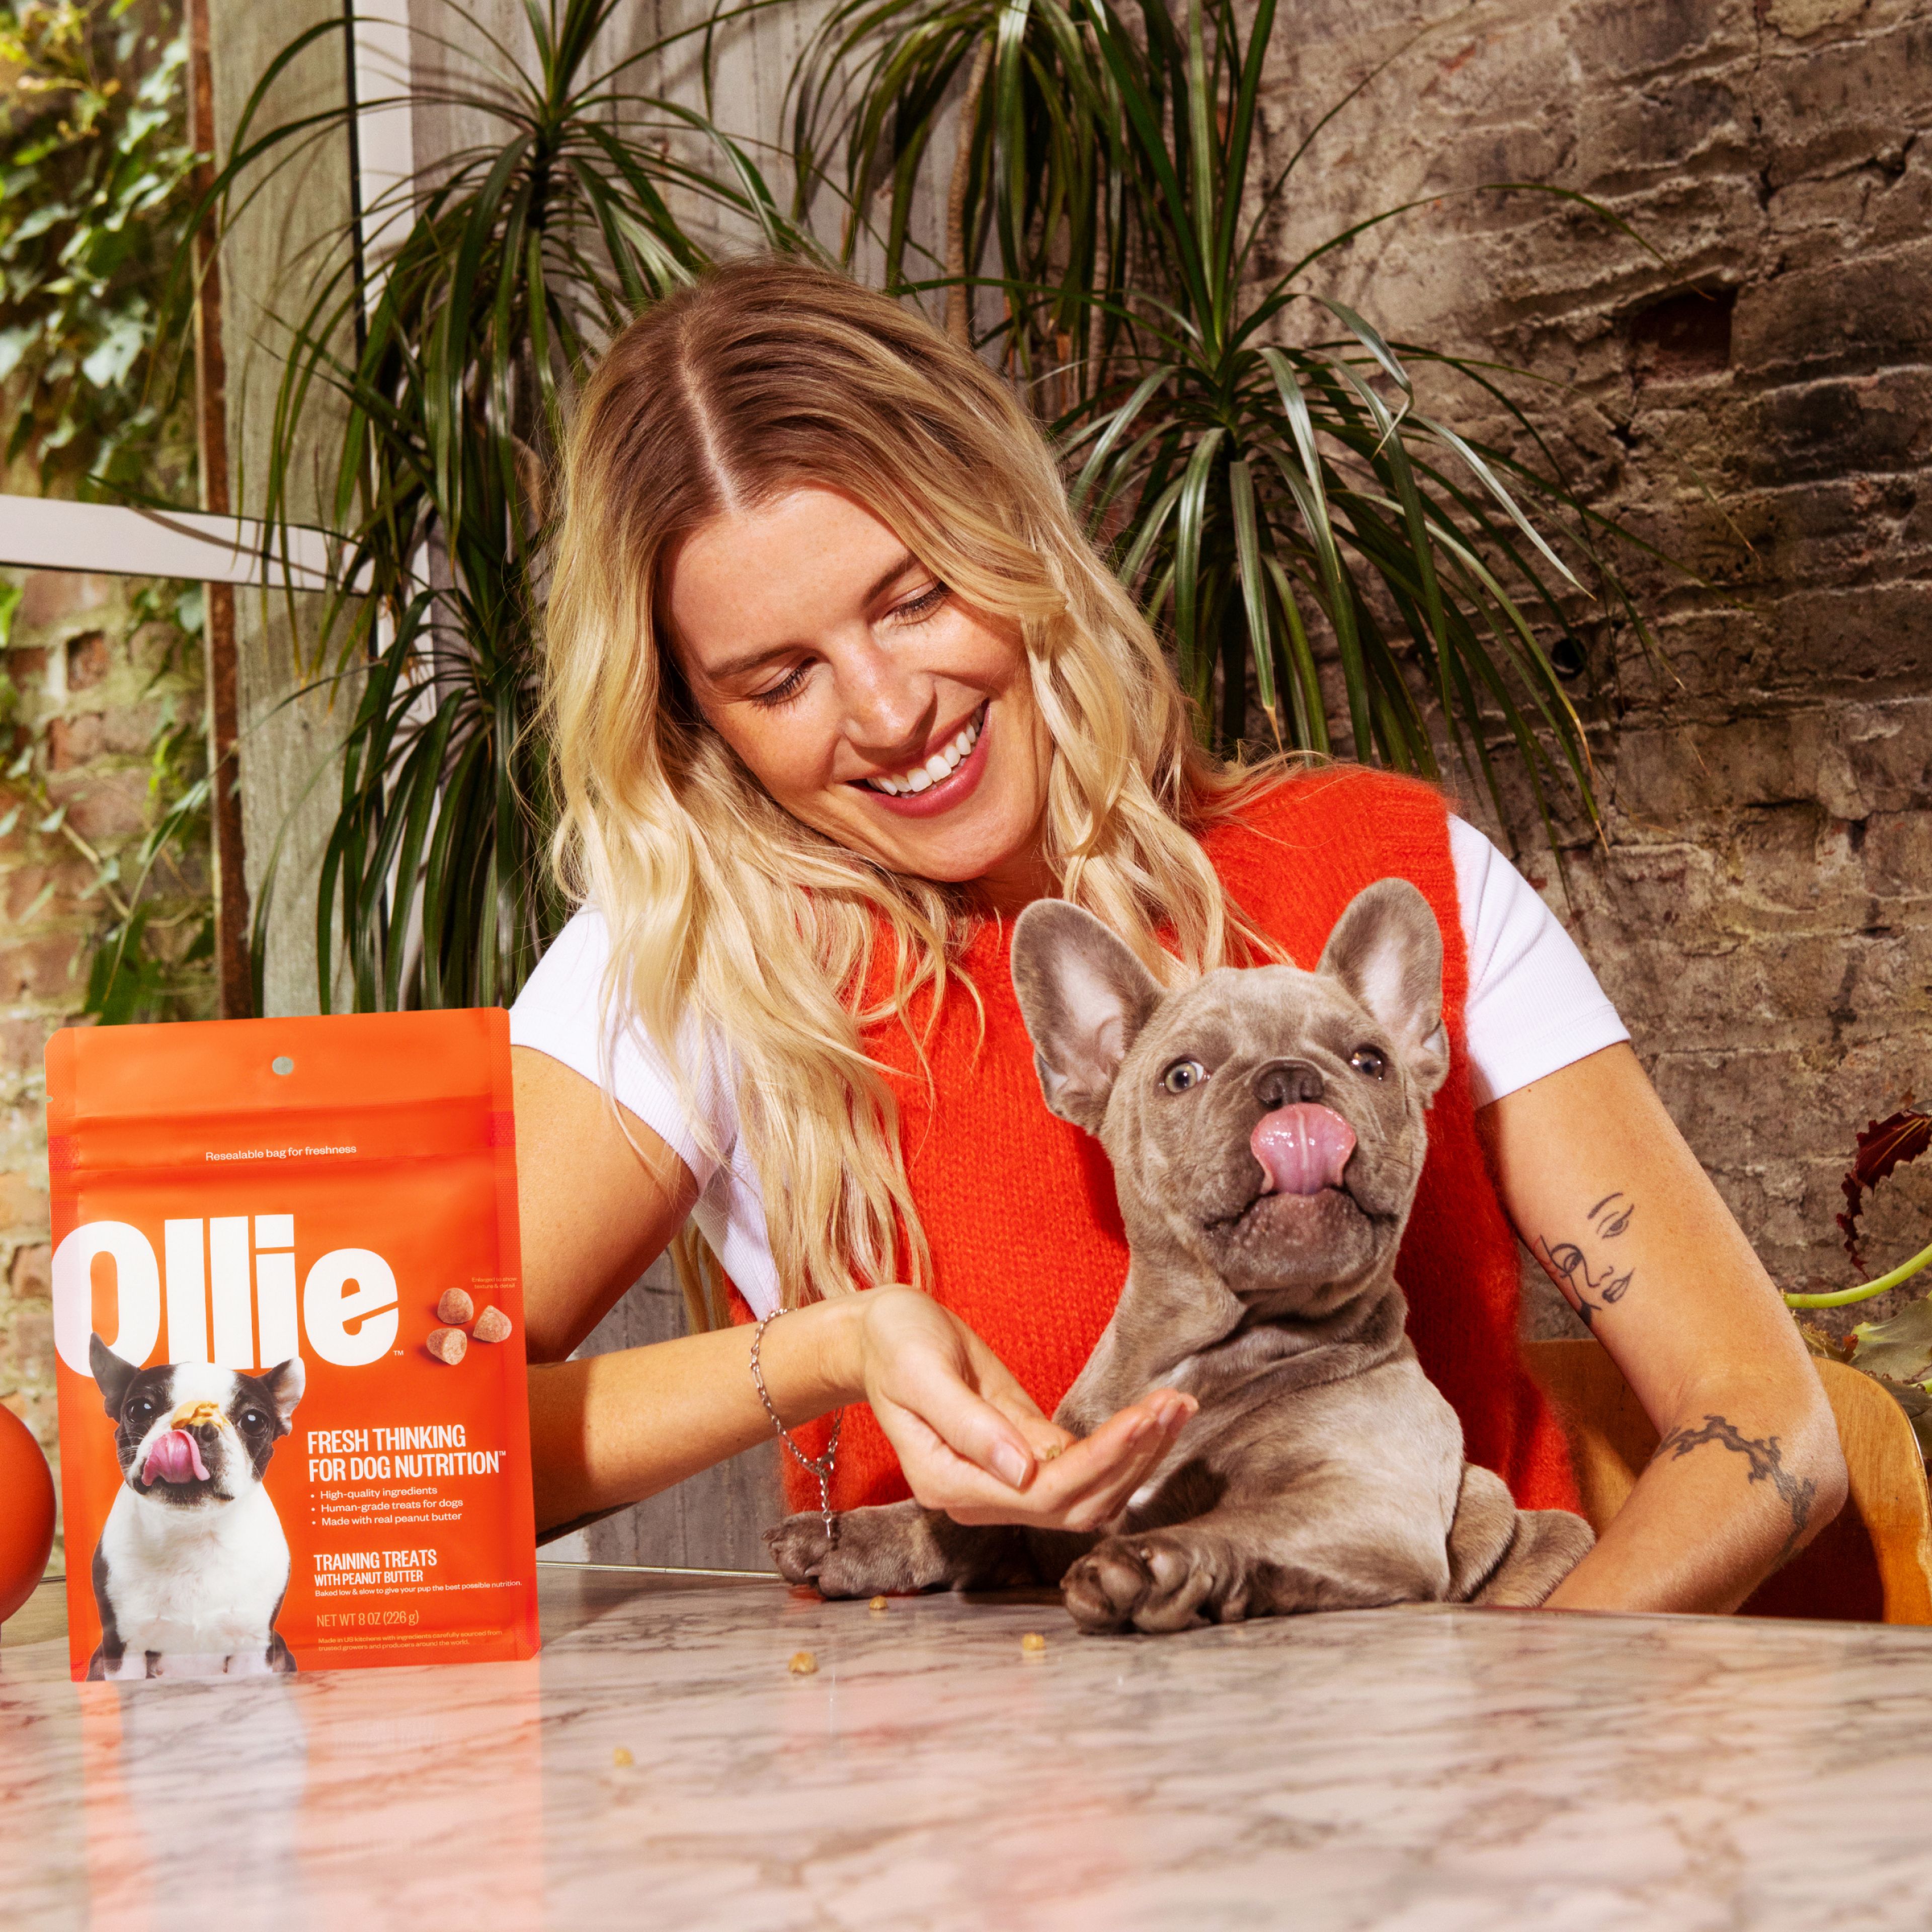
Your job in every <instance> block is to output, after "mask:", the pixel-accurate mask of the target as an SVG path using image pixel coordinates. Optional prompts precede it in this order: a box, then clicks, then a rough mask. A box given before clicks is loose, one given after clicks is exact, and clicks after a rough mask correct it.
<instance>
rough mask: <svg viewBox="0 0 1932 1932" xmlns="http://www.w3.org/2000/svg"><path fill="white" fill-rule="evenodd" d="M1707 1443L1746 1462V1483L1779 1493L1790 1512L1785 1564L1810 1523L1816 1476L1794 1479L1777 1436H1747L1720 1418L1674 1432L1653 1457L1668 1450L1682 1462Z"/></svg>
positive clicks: (1659, 1457)
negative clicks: (1767, 1485)
mask: <svg viewBox="0 0 1932 1932" xmlns="http://www.w3.org/2000/svg"><path fill="white" fill-rule="evenodd" d="M1706 1442H1715V1443H1716V1444H1717V1445H1718V1448H1721V1449H1730V1450H1734V1451H1736V1453H1737V1454H1739V1455H1740V1456H1742V1457H1743V1458H1744V1459H1745V1481H1747V1482H1749V1483H1762V1482H1765V1481H1769V1483H1770V1484H1771V1486H1772V1488H1773V1489H1774V1490H1776V1491H1777V1493H1778V1501H1779V1502H1781V1503H1783V1504H1784V1506H1785V1508H1787V1509H1788V1510H1789V1511H1790V1512H1791V1534H1790V1535H1789V1536H1787V1538H1785V1539H1784V1548H1783V1549H1782V1550H1780V1551H1779V1552H1778V1562H1780V1563H1783V1562H1784V1560H1785V1559H1786V1558H1787V1557H1788V1556H1790V1554H1791V1553H1792V1552H1793V1550H1796V1548H1797V1547H1798V1539H1799V1538H1800V1537H1801V1536H1802V1535H1804V1534H1805V1525H1806V1524H1807V1523H1809V1522H1810V1521H1811V1505H1812V1502H1813V1501H1814V1499H1815V1498H1816V1497H1817V1494H1818V1483H1817V1478H1815V1477H1813V1476H1804V1477H1799V1476H1794V1475H1793V1474H1792V1473H1791V1472H1790V1470H1789V1469H1787V1468H1786V1467H1785V1466H1784V1452H1783V1451H1781V1449H1780V1448H1778V1438H1777V1437H1776V1436H1747V1435H1745V1433H1744V1432H1743V1431H1742V1430H1741V1429H1739V1427H1738V1426H1737V1425H1736V1424H1735V1423H1733V1422H1730V1421H1727V1420H1726V1419H1725V1418H1724V1417H1723V1416H1721V1415H1707V1416H1706V1417H1705V1418H1704V1423H1703V1427H1702V1428H1700V1429H1691V1428H1683V1429H1673V1430H1672V1431H1671V1432H1670V1434H1669V1435H1668V1436H1666V1437H1665V1438H1664V1440H1663V1441H1662V1442H1660V1443H1659V1444H1658V1445H1657V1454H1655V1456H1653V1457H1652V1458H1651V1460H1652V1462H1653V1463H1655V1462H1658V1461H1660V1460H1662V1458H1663V1456H1664V1452H1665V1451H1670V1460H1672V1461H1673V1463H1675V1462H1680V1461H1682V1459H1683V1458H1684V1457H1686V1456H1688V1455H1689V1454H1690V1453H1691V1451H1692V1450H1694V1449H1697V1448H1702V1447H1703V1445H1704V1444H1706Z"/></svg>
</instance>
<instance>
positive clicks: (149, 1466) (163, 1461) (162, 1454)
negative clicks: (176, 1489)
mask: <svg viewBox="0 0 1932 1932" xmlns="http://www.w3.org/2000/svg"><path fill="white" fill-rule="evenodd" d="M190 1478H199V1480H200V1481H202V1482H204V1483H205V1482H206V1481H208V1472H207V1470H206V1469H204V1468H203V1467H202V1461H201V1445H199V1443H198V1442H196V1441H195V1439H194V1438H193V1436H190V1434H189V1433H187V1430H185V1429H170V1430H169V1431H168V1433H166V1435H165V1436H156V1437H155V1438H154V1441H153V1442H151V1443H150V1444H149V1445H148V1460H147V1461H146V1462H145V1463H144V1464H142V1469H141V1480H142V1481H143V1482H145V1483H185V1482H187V1481H188V1480H189V1479H190Z"/></svg>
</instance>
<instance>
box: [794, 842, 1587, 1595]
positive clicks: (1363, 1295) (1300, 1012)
mask: <svg viewBox="0 0 1932 1932" xmlns="http://www.w3.org/2000/svg"><path fill="white" fill-rule="evenodd" d="M1013 984H1014V987H1015V989H1016V992H1017V993H1018V995H1019V1004H1020V1009H1021V1011H1022V1014H1023V1015H1024V1016H1025V1021H1026V1025H1027V1031H1028V1033H1029V1034H1031V1037H1032V1039H1033V1043H1034V1049H1035V1055H1036V1060H1037V1065H1038V1068H1039V1072H1040V1085H1041V1087H1042V1088H1043V1090H1044V1091H1045V1094H1046V1104H1047V1105H1048V1106H1049V1107H1050V1108H1051V1109H1052V1110H1053V1111H1054V1112H1055V1113H1056V1114H1058V1115H1061V1116H1062V1117H1063V1118H1065V1119H1067V1120H1069V1121H1073V1122H1074V1123H1075V1124H1077V1125H1078V1126H1079V1127H1083V1128H1085V1130H1087V1131H1088V1133H1092V1134H1097V1135H1098V1136H1099V1137H1100V1141H1101V1143H1102V1145H1103V1146H1104V1147H1105V1148H1106V1150H1107V1152H1108V1154H1109V1156H1110V1157H1112V1161H1113V1163H1114V1174H1115V1184H1116V1187H1117V1189H1118V1194H1119V1198H1120V1205H1121V1218H1122V1220H1123V1221H1124V1223H1125V1225H1126V1228H1127V1240H1128V1244H1129V1247H1130V1251H1131V1259H1130V1266H1129V1268H1128V1272H1127V1285H1126V1286H1125V1287H1124V1289H1122V1290H1121V1299H1120V1302H1119V1304H1118V1307H1117V1308H1116V1309H1115V1313H1114V1317H1113V1319H1112V1321H1111V1322H1109V1324H1108V1325H1107V1328H1106V1331H1104V1332H1103V1334H1102V1336H1101V1337H1100V1343H1099V1344H1098V1346H1097V1347H1096V1348H1095V1349H1094V1353H1093V1355H1092V1356H1091V1358H1090V1359H1089V1360H1088V1363H1087V1365H1086V1367H1085V1368H1084V1369H1083V1370H1082V1371H1081V1373H1080V1375H1079V1379H1077V1380H1076V1382H1075V1383H1074V1385H1073V1388H1071V1389H1070V1390H1069V1391H1067V1399H1066V1400H1065V1401H1064V1402H1063V1403H1061V1406H1060V1408H1059V1410H1058V1412H1057V1414H1056V1415H1055V1421H1057V1422H1058V1423H1059V1424H1060V1425H1061V1427H1063V1428H1064V1429H1066V1430H1069V1431H1070V1432H1071V1433H1073V1434H1074V1435H1076V1436H1082V1435H1085V1434H1087V1433H1089V1432H1091V1430H1094V1429H1095V1428H1097V1427H1099V1425H1100V1424H1101V1423H1102V1422H1103V1421H1105V1420H1106V1418H1108V1417H1109V1415H1112V1414H1113V1413H1114V1412H1115V1411H1116V1410H1118V1409H1120V1408H1121V1407H1122V1406H1124V1405H1125V1404H1126V1403H1130V1402H1131V1401H1133V1400H1135V1399H1136V1397H1139V1396H1140V1395H1141V1394H1143V1393H1145V1391H1147V1390H1148V1389H1149V1388H1152V1387H1154V1386H1156V1385H1160V1384H1166V1385H1169V1386H1171V1387H1172V1388H1177V1389H1180V1390H1183V1391H1185V1392H1187V1394H1191V1395H1193V1396H1194V1397H1196V1398H1197V1399H1198V1400H1199V1403H1200V1409H1199V1413H1198V1414H1197V1415H1195V1416H1194V1417H1193V1419H1192V1420H1191V1421H1190V1422H1189V1423H1188V1424H1187V1427H1186V1428H1185V1430H1184V1431H1183V1432H1182V1433H1181V1436H1179V1438H1178V1439H1177V1440H1176V1442H1175V1444H1174V1445H1173V1446H1172V1448H1171V1450H1170V1451H1169V1453H1168V1454H1167V1455H1166V1457H1165V1458H1164V1459H1163V1461H1162V1462H1161V1463H1160V1466H1159V1467H1158V1468H1157V1469H1156V1470H1155V1471H1154V1473H1153V1475H1151V1476H1150V1477H1149V1478H1148V1480H1147V1481H1145V1483H1143V1484H1142V1486H1141V1487H1140V1488H1139V1490H1136V1492H1135V1493H1134V1494H1133V1497H1132V1498H1131V1499H1130V1501H1129V1503H1128V1505H1127V1508H1126V1509H1125V1510H1124V1511H1123V1512H1122V1514H1121V1515H1120V1516H1119V1517H1117V1518H1116V1519H1115V1520H1114V1522H1113V1523H1111V1524H1110V1525H1109V1526H1107V1528H1106V1530H1105V1531H1104V1532H1100V1533H1098V1534H1093V1535H1079V1534H1075V1533H1073V1532H1043V1531H1038V1530H1032V1529H1025V1528H1019V1527H1001V1526H992V1527H987V1526H968V1525H965V1524H961V1523H955V1522H953V1520H951V1519H950V1517H947V1516H946V1515H945V1514H944V1513H942V1512H940V1511H932V1510H928V1509H924V1508H921V1507H920V1505H918V1504H917V1503H916V1502H905V1503H894V1504H890V1505H886V1506H884V1507H882V1508H871V1509H860V1510H853V1511H848V1512H847V1513H846V1514H844V1515H842V1516H841V1517H838V1519H837V1520H836V1526H835V1529H836V1533H835V1536H834V1537H832V1538H830V1539H828V1538H827V1537H826V1533H825V1529H824V1525H823V1520H822V1519H821V1518H820V1517H819V1516H818V1515H817V1514H807V1515H801V1516H795V1517H791V1518H790V1519H789V1520H787V1521H786V1522H784V1523H781V1524H779V1525H778V1526H777V1527H775V1529H771V1530H769V1531H767V1532H766V1541H767V1542H768V1543H769V1545H770V1547H771V1550H772V1556H773V1558H774V1559H775V1562H776V1563H777V1565H778V1569H779V1570H780V1571H781V1573H782V1574H784V1576H785V1577H786V1578H787V1580H790V1582H793V1583H804V1582H806V1581H810V1582H812V1583H815V1584H816V1585H817V1587H818V1589H820V1592H822V1593H823V1595H826V1596H828V1597H861V1596H868V1595H871V1594H873V1593H874V1592H879V1591H895V1592H897V1591H908V1590H922V1589H935V1588H939V1587H943V1586H951V1587H953V1588H954V1589H987V1588H994V1587H998V1586H1004V1585H1010V1584H1015V1583H1024V1582H1036V1583H1052V1582H1055V1581H1058V1582H1059V1583H1060V1584H1061V1591H1062V1595H1063V1596H1064V1600H1065V1602H1066V1604H1067V1609H1068V1610H1069V1611H1070V1612H1071V1613H1072V1615H1073V1620H1074V1622H1076V1624H1078V1625H1079V1626H1080V1627H1081V1628H1082V1629H1083V1630H1088V1631H1121V1630H1125V1629H1127V1628H1134V1629H1138V1630H1142V1631H1172V1630H1179V1629H1181V1628H1185V1627H1186V1626H1187V1625H1190V1624H1192V1623H1194V1622H1197V1621H1198V1620H1199V1619H1204V1618H1205V1619H1210V1620H1211V1621H1214V1622H1235V1621H1238V1620H1239V1619H1242V1618H1245V1617H1253V1616H1284V1615H1287V1614H1290V1613H1294V1612H1298V1611H1304V1610H1359V1609H1366V1608H1370V1607H1375V1606H1379V1605H1383V1604H1403V1603H1436V1602H1448V1603H1478V1604H1518V1605H1529V1604H1540V1603H1541V1602H1542V1601H1544V1598H1546V1597H1547V1596H1548V1595H1549V1594H1550V1592H1551V1591H1552V1590H1553V1589H1555V1588H1556V1586H1557V1584H1558V1583H1560V1582H1561V1581H1562V1579H1563V1578H1564V1577H1565V1576H1566V1575H1567V1574H1568V1573H1569V1571H1571V1568H1573V1567H1574V1565H1576V1563H1577V1561H1578V1560H1579V1559H1580V1558H1581V1557H1582V1556H1583V1554H1584V1553H1585V1552H1586V1550H1589V1547H1590V1546H1591V1544H1592V1541H1593V1540H1594V1539H1593V1538H1592V1534H1591V1531H1590V1528H1589V1525H1588V1524H1587V1523H1585V1522H1584V1521H1583V1519H1582V1518H1581V1517H1577V1516H1574V1515H1572V1514H1570V1513H1569V1512H1568V1511H1562V1510H1537V1511H1519V1510H1518V1509H1517V1507H1516V1505H1515V1503H1514V1501H1513V1499H1511V1495H1510V1493H1509V1490H1508V1488H1507V1487H1505V1484H1503V1482H1502V1479H1501V1478H1499V1477H1498V1476H1496V1475H1493V1473H1492V1472H1490V1471H1489V1470H1487V1469H1483V1468H1481V1467H1479V1466H1478V1465H1476V1464H1475V1463H1469V1462H1466V1461H1465V1460H1464V1459H1463V1432H1462V1426H1461V1424H1460V1423H1459V1422H1458V1421H1457V1417H1456V1412H1455V1411H1454V1409H1451V1407H1450V1406H1449V1404H1448V1402H1447V1401H1446V1400H1445V1399H1444V1398H1443V1397H1442V1394H1440V1392H1439V1391H1438V1390H1437V1389H1436V1388H1435V1386H1434V1385H1433V1384H1432V1383H1431V1382H1430V1381H1429V1379H1428V1378H1427V1376H1425V1375H1424V1373H1423V1372H1422V1367H1421V1364H1420V1363H1419V1362H1418V1361H1417V1359H1416V1355H1415V1349H1414V1347H1413V1346H1412V1344H1411V1343H1410V1342H1409V1338H1408V1336H1407V1334H1406V1332H1405V1328H1404V1324H1405V1321H1406V1316H1407V1312H1408V1310H1407V1304H1406V1302H1405V1301H1404V1300H1403V1292H1402V1290H1401V1289H1400V1287H1399V1286H1397V1282H1396V1279H1395V1263H1396V1256H1397V1250H1399V1249H1400V1247H1401V1244H1402V1235H1403V1228H1404V1226H1405V1225H1406V1223H1407V1221H1408V1219H1409V1208H1410V1205H1411V1204H1412V1202H1413V1201H1414V1199H1415V1190H1416V1184H1417V1183H1418V1181H1419V1179H1420V1178H1421V1173H1422V1164H1423V1159H1424V1155H1425V1154H1426V1153H1427V1147H1428V1142H1427V1131H1426V1128H1425V1126H1424V1118H1423V1116H1424V1109H1425V1108H1426V1107H1427V1105H1428V1103H1429V1102H1430V1100H1431V1099H1432V1098H1433V1096H1434V1095H1435V1094H1436V1090H1437V1089H1438V1088H1439V1087H1440V1086H1441V1085H1442V1082H1443V1080H1444V1079H1445V1077H1446V1076H1447V1075H1448V1070H1449V1049H1448V1042H1447V1040H1446V1038H1445V1034H1444V1031H1443V1025H1442V938H1441V935H1440V934H1439V932H1438V931H1437V929H1436V920H1435V917H1434V916H1433V913H1431V912H1430V909H1429V905H1428V902H1427V901H1426V900H1425V899H1424V898H1423V896H1422V895H1421V892H1418V890H1417V889H1416V888H1415V886H1412V885H1411V884H1410V883H1408V881H1406V880H1400V879H1382V880H1378V881H1377V882H1376V883H1375V884H1373V885H1372V886H1369V887H1368V888H1367V889H1366V890H1365V891H1364V892H1362V893H1361V894H1360V895H1358V897H1357V898H1355V900H1354V901H1352V903H1351V904H1350V905H1349V907H1348V909H1347V910H1346V911H1345V912H1344V913H1343V915H1342V917H1341V919H1340V922H1338V923H1337V926H1336V927H1335V929H1334V933H1333V935H1331V938H1330V939H1329V941H1328V946H1327V948H1326V949H1325V951H1324V952H1323V953H1322V959H1321V963H1320V965H1319V966H1318V967H1317V968H1316V970H1315V971H1313V973H1308V972H1304V971H1301V970H1300V969H1299V968H1295V967H1292V966H1263V967H1257V968H1248V969H1246V970H1243V971H1226V970H1223V971H1216V972H1211V973H1208V974H1205V975H1204V976H1203V977H1202V978H1201V979H1199V980H1198V981H1196V983H1194V984H1193V985H1191V986H1187V987H1186V988H1184V989H1181V990H1180V991H1178V992H1166V991H1165V990H1164V989H1163V988H1162V987H1161V986H1160V983H1158V982H1157V980H1155V979H1154V976H1153V975H1152V974H1151V973H1150V972H1149V971H1148V970H1147V968H1145V966H1143V965H1142V964H1141V962H1139V960H1138V959H1136V958H1135V956H1133V953H1131V952H1130V950H1128V948H1127V947H1126V946H1125V945H1124V944H1123V943H1122V942H1121V941H1120V940H1119V939H1118V938H1116V937H1115V935H1113V934H1112V933H1111V932H1109V931H1108V929H1106V927H1105V926H1103V925H1102V924H1101V923H1100V921H1099V920H1098V919H1095V918H1094V917H1093V916H1091V914H1090V913H1085V912H1083V911H1082V910H1079V908H1078V907H1074V906H1071V905H1068V904H1065V903H1064V902H1062V901H1040V903H1038V904H1034V905H1032V906H1030V907H1028V909H1027V910H1026V911H1025V913H1022V915H1021V916H1020V919H1019V922H1018V923H1017V925H1016V927H1015V929H1014V933H1013ZM1041 1289H1042V1292H1050V1290H1051V1284H1050V1283H1042V1284H1041Z"/></svg>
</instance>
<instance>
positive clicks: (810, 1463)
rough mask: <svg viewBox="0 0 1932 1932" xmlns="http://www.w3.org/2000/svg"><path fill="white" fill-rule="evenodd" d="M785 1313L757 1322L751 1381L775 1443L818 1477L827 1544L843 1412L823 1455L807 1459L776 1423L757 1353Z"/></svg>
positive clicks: (833, 1537)
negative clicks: (768, 1333)
mask: <svg viewBox="0 0 1932 1932" xmlns="http://www.w3.org/2000/svg"><path fill="white" fill-rule="evenodd" d="M784 1313H787V1311H786V1310H784V1309H782V1308H774V1309H773V1310H772V1312H771V1313H770V1314H769V1315H767V1316H763V1318H762V1319H760V1322H759V1323H758V1326H757V1331H756V1332H755V1333H754V1334H753V1335H752V1337H751V1380H752V1382H754V1384H755V1385H756V1386H757V1391H758V1400H760V1402H761V1403H763V1404H764V1406H765V1413H766V1415H769V1417H770V1418H771V1419H772V1427H773V1428H774V1429H775V1430H777V1431H778V1440H779V1441H780V1442H782V1443H783V1444H784V1446H785V1447H786V1448H787V1449H789V1450H790V1451H791V1453H792V1454H793V1457H795V1458H796V1460H797V1461H798V1463H799V1464H800V1465H801V1466H802V1467H803V1469H805V1472H806V1473H807V1474H808V1475H813V1476H816V1477H817V1478H818V1509H819V1514H820V1515H821V1516H823V1517H824V1519H825V1540H826V1542H827V1543H836V1542H837V1541H838V1529H837V1523H838V1518H837V1517H835V1516H834V1515H833V1514H832V1468H833V1466H834V1465H835V1463H837V1462H838V1432H839V1430H841V1428H842V1427H844V1422H845V1412H844V1409H839V1410H838V1412H836V1413H835V1415H833V1416H832V1439H831V1440H830V1441H829V1442H827V1443H826V1445H825V1454H823V1456H808V1455H807V1454H805V1451H803V1450H802V1449H801V1448H799V1446H798V1445H797V1443H796V1442H794V1441H793V1439H792V1433H791V1431H790V1430H788V1429H787V1428H786V1427H785V1426H784V1424H783V1423H782V1422H781V1421H779V1420H778V1411H777V1410H776V1409H774V1408H773V1407H772V1399H771V1397H770V1395H769V1394H768V1393H767V1392H766V1388H765V1372H764V1370H763V1369H762V1368H760V1367H759V1366H758V1351H759V1350H760V1349H762V1348H763V1346H764V1345H765V1331H766V1329H767V1328H769V1327H770V1326H771V1325H772V1323H773V1322H775V1321H776V1320H777V1319H778V1317H779V1316H781V1315H783V1314H784Z"/></svg>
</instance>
